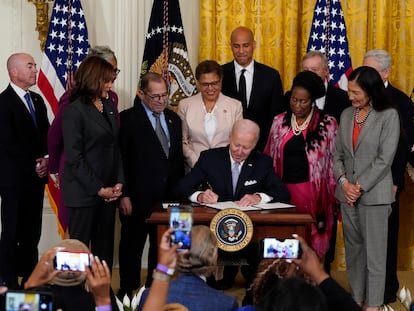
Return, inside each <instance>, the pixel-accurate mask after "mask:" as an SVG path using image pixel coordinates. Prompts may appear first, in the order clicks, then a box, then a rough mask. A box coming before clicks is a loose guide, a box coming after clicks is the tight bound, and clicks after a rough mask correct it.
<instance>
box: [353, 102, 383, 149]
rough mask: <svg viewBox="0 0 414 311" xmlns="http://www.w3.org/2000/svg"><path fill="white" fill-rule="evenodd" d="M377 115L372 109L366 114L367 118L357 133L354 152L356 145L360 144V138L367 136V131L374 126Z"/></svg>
mask: <svg viewBox="0 0 414 311" xmlns="http://www.w3.org/2000/svg"><path fill="white" fill-rule="evenodd" d="M377 117H378V114H377V112H376V111H375V110H374V109H373V110H372V111H371V112H370V115H369V116H368V118H367V120H366V121H365V125H364V127H363V128H362V129H361V132H360V133H359V136H358V141H357V144H356V146H355V152H356V151H357V150H358V147H359V145H360V144H361V142H362V140H364V139H365V136H367V135H368V133H370V132H371V128H372V127H373V126H374V124H375V122H376V120H377Z"/></svg>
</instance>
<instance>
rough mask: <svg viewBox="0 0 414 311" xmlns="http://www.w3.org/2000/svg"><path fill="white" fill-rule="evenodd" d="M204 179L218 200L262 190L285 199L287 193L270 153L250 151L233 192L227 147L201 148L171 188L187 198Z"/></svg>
mask: <svg viewBox="0 0 414 311" xmlns="http://www.w3.org/2000/svg"><path fill="white" fill-rule="evenodd" d="M206 182H208V183H209V184H210V186H211V188H212V190H213V191H214V192H215V193H216V194H217V195H218V196H219V198H218V200H219V201H238V200H240V199H241V198H242V197H243V196H244V195H245V194H253V193H256V192H263V193H266V194H267V195H269V196H271V197H273V202H289V199H290V194H289V191H288V190H287V188H286V186H285V185H284V184H283V183H282V181H281V180H280V179H279V177H277V175H276V174H275V171H274V169H273V164H272V160H271V158H270V157H268V156H266V155H263V154H261V153H259V152H256V151H253V152H252V153H251V154H250V155H249V157H248V158H247V159H246V160H245V162H244V164H243V166H242V169H241V171H240V175H239V179H238V182H237V187H236V192H235V194H234V195H233V187H232V178H231V162H230V154H229V147H222V148H215V149H209V150H206V151H203V152H202V153H201V154H200V158H199V159H198V162H197V163H196V165H195V166H194V168H193V169H192V170H191V172H190V173H189V174H187V175H186V176H185V177H184V178H183V179H182V180H180V182H179V183H178V185H177V187H176V189H175V191H176V193H177V196H179V197H180V198H181V199H186V198H188V197H189V196H190V195H191V194H193V193H194V192H195V191H197V190H198V186H199V185H200V184H204V183H206Z"/></svg>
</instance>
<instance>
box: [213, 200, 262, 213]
mask: <svg viewBox="0 0 414 311" xmlns="http://www.w3.org/2000/svg"><path fill="white" fill-rule="evenodd" d="M206 206H208V207H211V208H215V209H218V210H223V209H226V208H235V209H238V210H240V211H243V212H248V211H260V208H257V207H254V206H247V207H241V206H238V205H237V204H236V203H235V202H232V201H225V202H218V203H215V204H206Z"/></svg>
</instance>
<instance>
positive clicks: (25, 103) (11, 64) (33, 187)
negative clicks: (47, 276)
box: [0, 53, 49, 288]
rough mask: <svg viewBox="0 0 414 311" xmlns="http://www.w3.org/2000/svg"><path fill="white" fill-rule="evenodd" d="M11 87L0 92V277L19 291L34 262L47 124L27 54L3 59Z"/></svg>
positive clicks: (33, 65) (44, 179)
mask: <svg viewBox="0 0 414 311" xmlns="http://www.w3.org/2000/svg"><path fill="white" fill-rule="evenodd" d="M7 70H8V73H9V77H10V84H9V85H8V86H7V88H6V89H5V90H4V91H3V92H2V93H1V94H0V161H1V163H2V173H1V174H0V197H1V220H2V224H1V229H2V232H1V239H0V279H2V280H3V282H4V283H6V285H7V286H8V287H9V288H17V287H18V286H19V285H18V276H21V277H23V280H22V282H23V283H22V284H24V282H25V281H26V280H27V278H28V277H29V275H30V273H31V272H32V270H33V268H34V267H35V265H36V263H37V259H38V249H37V246H38V243H39V240H40V234H41V227H42V209H43V197H44V188H45V183H46V182H47V171H48V157H47V131H48V128H49V121H48V118H47V111H46V106H45V104H44V102H43V99H42V97H41V96H40V95H39V94H37V93H34V92H32V91H30V90H29V88H30V87H31V86H33V85H35V84H36V74H37V69H36V63H35V61H34V59H33V57H32V56H31V55H29V54H26V53H16V54H13V55H11V56H10V57H9V59H8V60H7Z"/></svg>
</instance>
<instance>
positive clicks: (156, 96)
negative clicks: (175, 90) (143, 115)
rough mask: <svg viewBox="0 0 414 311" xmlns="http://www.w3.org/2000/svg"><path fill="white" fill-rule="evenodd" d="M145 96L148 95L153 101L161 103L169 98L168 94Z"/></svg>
mask: <svg viewBox="0 0 414 311" xmlns="http://www.w3.org/2000/svg"><path fill="white" fill-rule="evenodd" d="M144 94H145V95H147V96H148V97H149V98H151V100H152V101H160V100H161V99H162V100H165V99H167V97H168V93H164V94H153V95H150V94H148V93H146V92H144Z"/></svg>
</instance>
